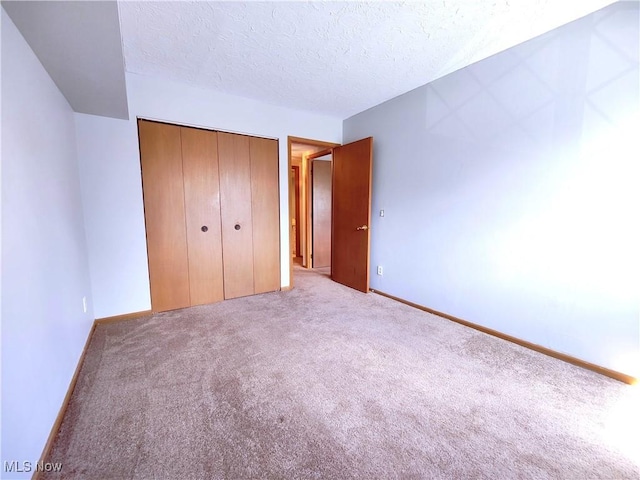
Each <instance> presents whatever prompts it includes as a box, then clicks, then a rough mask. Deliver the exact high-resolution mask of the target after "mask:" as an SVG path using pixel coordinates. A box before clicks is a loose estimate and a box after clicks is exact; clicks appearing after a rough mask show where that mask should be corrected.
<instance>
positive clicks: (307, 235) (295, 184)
mask: <svg viewBox="0 0 640 480" xmlns="http://www.w3.org/2000/svg"><path fill="white" fill-rule="evenodd" d="M339 145H340V144H338V143H331V142H324V141H321V140H313V139H308V138H300V137H288V150H289V164H288V172H289V175H288V176H289V241H290V245H289V252H290V259H289V288H292V287H293V265H294V264H298V265H301V266H302V267H304V268H312V267H313V262H312V257H311V255H312V248H313V234H312V232H313V225H312V217H311V212H312V208H313V203H312V202H313V197H312V173H311V168H312V167H311V164H312V161H313V158H310V157H312V156H313V155H314V154H317V153H318V152H322V151H324V152H325V154H326V153H330V151H331V148H333V147H337V146H339ZM329 205H330V204H329ZM329 228H330V227H329Z"/></svg>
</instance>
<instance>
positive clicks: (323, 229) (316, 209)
mask: <svg viewBox="0 0 640 480" xmlns="http://www.w3.org/2000/svg"><path fill="white" fill-rule="evenodd" d="M311 165H312V167H311V169H312V170H311V176H312V192H311V194H312V196H313V202H312V212H311V215H312V217H313V248H312V250H311V251H312V264H313V268H319V267H328V266H330V265H331V162H329V161H323V160H314V161H313V163H312V164H311Z"/></svg>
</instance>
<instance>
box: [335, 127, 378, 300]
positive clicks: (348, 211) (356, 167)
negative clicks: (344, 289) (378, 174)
mask: <svg viewBox="0 0 640 480" xmlns="http://www.w3.org/2000/svg"><path fill="white" fill-rule="evenodd" d="M372 163H373V138H372V137H369V138H365V139H362V140H358V141H357V142H353V143H349V144H347V145H342V146H341V147H335V148H334V149H333V195H332V197H333V201H332V212H333V218H332V222H333V223H332V230H331V240H332V249H331V278H333V280H335V281H336V282H339V283H342V284H344V285H347V286H349V287H351V288H355V289H356V290H360V291H362V292H368V291H369V241H370V233H369V224H370V221H371V170H372Z"/></svg>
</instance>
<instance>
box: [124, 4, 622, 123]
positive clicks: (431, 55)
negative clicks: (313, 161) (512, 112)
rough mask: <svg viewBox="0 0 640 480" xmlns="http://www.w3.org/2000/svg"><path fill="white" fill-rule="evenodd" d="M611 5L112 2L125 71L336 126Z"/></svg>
mask: <svg viewBox="0 0 640 480" xmlns="http://www.w3.org/2000/svg"><path fill="white" fill-rule="evenodd" d="M611 3H614V2H613V0H475V1H472V0H437V1H436V0H431V1H425V2H401V3H400V2H129V1H125V2H120V3H119V7H120V22H121V29H122V36H123V45H124V56H125V63H126V69H127V71H130V72H134V73H139V74H144V75H153V76H160V77H163V78H169V79H172V80H177V81H181V82H187V83H190V84H193V85H198V86H203V87H206V88H212V89H215V90H220V91H223V92H227V93H231V94H236V95H241V96H244V97H249V98H256V99H260V100H263V101H266V102H270V103H274V104H278V105H284V106H288V107H292V108H297V109H302V110H308V111H315V112H319V113H325V114H329V115H333V116H337V117H340V118H346V117H349V116H351V115H353V114H356V113H358V112H360V111H362V110H365V109H367V108H370V107H372V106H374V105H377V104H379V103H381V102H383V101H385V100H388V99H390V98H393V97H395V96H397V95H400V94H402V93H404V92H407V91H409V90H411V89H413V88H416V87H418V86H420V85H423V84H425V83H428V82H430V81H432V80H435V79H436V78H439V77H441V76H443V75H446V74H447V73H450V72H452V71H454V70H457V69H459V68H462V67H464V66H467V65H469V64H471V63H473V62H475V61H478V60H480V59H483V58H486V57H488V56H490V55H492V54H494V53H497V52H499V51H502V50H505V49H507V48H509V47H511V46H513V45H516V44H518V43H521V42H523V41H525V40H528V39H530V38H532V37H534V36H537V35H539V34H541V33H544V32H547V31H549V30H551V29H553V28H555V27H557V26H560V25H563V24H565V23H568V22H569V21H572V20H574V19H576V18H579V17H581V16H584V15H586V14H588V13H591V12H593V11H595V10H598V9H599V8H602V7H604V6H606V5H609V4H611Z"/></svg>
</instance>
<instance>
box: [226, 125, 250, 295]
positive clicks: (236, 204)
mask: <svg viewBox="0 0 640 480" xmlns="http://www.w3.org/2000/svg"><path fill="white" fill-rule="evenodd" d="M249 155H250V153H249V137H246V136H244V135H235V134H231V133H221V132H218V161H219V166H220V209H221V219H222V252H223V253H222V261H223V268H224V298H226V299H228V298H236V297H242V296H245V295H252V294H253V293H254V289H253V228H252V219H251V160H250V156H249Z"/></svg>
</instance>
